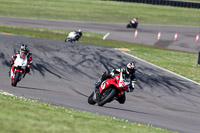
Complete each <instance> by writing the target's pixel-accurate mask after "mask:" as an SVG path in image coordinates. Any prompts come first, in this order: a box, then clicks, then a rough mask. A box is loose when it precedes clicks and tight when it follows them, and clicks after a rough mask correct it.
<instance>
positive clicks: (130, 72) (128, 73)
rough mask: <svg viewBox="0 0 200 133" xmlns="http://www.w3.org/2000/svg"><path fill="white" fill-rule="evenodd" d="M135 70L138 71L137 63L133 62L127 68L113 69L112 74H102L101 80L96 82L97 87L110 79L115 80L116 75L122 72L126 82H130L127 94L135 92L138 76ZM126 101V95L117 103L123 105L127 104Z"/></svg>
mask: <svg viewBox="0 0 200 133" xmlns="http://www.w3.org/2000/svg"><path fill="white" fill-rule="evenodd" d="M135 70H136V65H135V63H133V62H131V63H128V64H127V66H126V68H121V69H112V70H111V71H110V72H104V73H103V74H102V77H101V79H99V80H98V81H97V82H96V84H95V87H96V88H99V87H100V85H101V83H102V82H103V81H105V80H106V79H108V78H113V77H114V76H115V75H117V74H119V73H120V72H122V76H123V79H124V80H125V81H128V82H130V84H129V88H128V90H127V92H132V91H133V90H134V85H135V83H136V81H137V79H136V76H135ZM125 100H126V94H125V93H124V94H123V95H122V96H121V97H120V98H119V99H117V101H118V102H119V103H121V104H123V103H124V102H125Z"/></svg>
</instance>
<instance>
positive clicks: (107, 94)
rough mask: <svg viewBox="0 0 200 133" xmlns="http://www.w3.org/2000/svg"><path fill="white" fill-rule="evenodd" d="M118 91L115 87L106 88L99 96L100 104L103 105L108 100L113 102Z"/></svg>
mask: <svg viewBox="0 0 200 133" xmlns="http://www.w3.org/2000/svg"><path fill="white" fill-rule="evenodd" d="M116 93H117V92H116V90H115V89H113V88H108V89H106V90H104V91H103V92H102V93H101V94H100V96H99V97H98V106H103V105H104V104H106V103H107V102H111V101H112V100H113V98H114V96H115V95H116Z"/></svg>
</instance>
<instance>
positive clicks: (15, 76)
mask: <svg viewBox="0 0 200 133" xmlns="http://www.w3.org/2000/svg"><path fill="white" fill-rule="evenodd" d="M13 65H14V71H13V72H12V70H11V75H10V77H11V85H12V86H17V83H18V82H19V81H20V80H21V79H22V78H24V76H25V74H26V73H25V72H26V66H27V57H25V58H24V59H22V58H20V55H19V54H18V55H17V58H16V59H15V61H14V64H13ZM11 69H12V68H11Z"/></svg>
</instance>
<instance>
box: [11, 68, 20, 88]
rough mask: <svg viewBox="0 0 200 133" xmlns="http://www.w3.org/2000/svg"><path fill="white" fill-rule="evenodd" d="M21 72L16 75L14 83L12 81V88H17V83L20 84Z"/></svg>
mask: <svg viewBox="0 0 200 133" xmlns="http://www.w3.org/2000/svg"><path fill="white" fill-rule="evenodd" d="M19 77H20V72H16V73H15V78H14V81H12V86H14V87H15V86H17V83H18V82H19Z"/></svg>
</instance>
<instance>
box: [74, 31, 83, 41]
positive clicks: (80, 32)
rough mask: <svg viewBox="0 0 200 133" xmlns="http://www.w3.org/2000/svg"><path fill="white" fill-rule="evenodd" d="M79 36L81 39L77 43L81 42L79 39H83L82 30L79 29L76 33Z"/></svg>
mask: <svg viewBox="0 0 200 133" xmlns="http://www.w3.org/2000/svg"><path fill="white" fill-rule="evenodd" d="M74 32H75V33H76V34H77V35H79V37H78V38H77V41H78V40H79V38H81V37H82V30H81V29H79V30H78V31H74Z"/></svg>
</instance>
